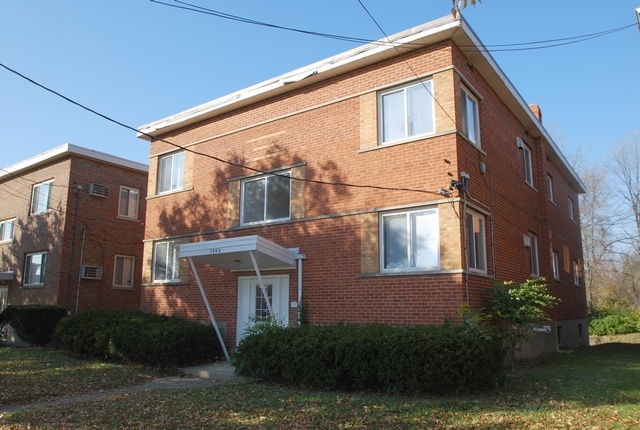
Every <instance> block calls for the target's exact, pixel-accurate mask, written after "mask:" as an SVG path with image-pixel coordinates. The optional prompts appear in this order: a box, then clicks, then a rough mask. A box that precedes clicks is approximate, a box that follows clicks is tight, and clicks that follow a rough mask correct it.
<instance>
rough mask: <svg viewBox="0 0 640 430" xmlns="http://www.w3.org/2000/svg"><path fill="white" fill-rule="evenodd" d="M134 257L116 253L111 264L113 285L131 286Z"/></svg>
mask: <svg viewBox="0 0 640 430" xmlns="http://www.w3.org/2000/svg"><path fill="white" fill-rule="evenodd" d="M135 262H136V259H135V257H132V256H130V255H116V256H115V262H114V265H113V286H114V287H133V268H134V267H135Z"/></svg>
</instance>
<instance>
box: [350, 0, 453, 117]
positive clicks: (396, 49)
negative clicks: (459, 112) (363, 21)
mask: <svg viewBox="0 0 640 430" xmlns="http://www.w3.org/2000/svg"><path fill="white" fill-rule="evenodd" d="M358 3H360V6H362V8H363V9H364V11H365V12H366V13H367V15H369V18H371V20H372V21H373V22H374V23H375V24H376V26H377V27H378V29H379V30H380V32H381V33H382V34H384V37H385V39H387V41H389V43H391V46H392V47H393V49H395V51H396V52H397V53H398V55H400V51H399V50H398V47H397V46H396V45H394V44H393V42H391V39H389V36H387V33H386V32H385V31H384V30H383V29H382V27H381V26H380V24H378V21H376V19H375V18H374V17H373V15H371V12H369V9H367V7H366V6H365V5H364V4H363V3H362V1H361V0H358ZM404 63H405V64H406V65H407V67H408V68H409V70H411V73H413V75H414V76H415V77H416V79H418V81H420V83H421V84H422V86H423V87H424V89H425V90H427V92H428V93H429V95H431V98H432V99H433V100H434V101H435V102H436V103H437V104H438V106H440V109H442V111H443V112H444V113H445V114H446V115H447V117H449V119H450V120H451V122H453V123H454V124H455V123H456V120H455V119H453V118H452V117H451V115H449V112H448V111H447V110H446V109H445V108H444V106H442V104H441V103H440V101H439V100H438V99H437V98H436V96H435V95H434V94H433V93H432V92H431V91H430V90H429V87H427V86H426V85H425V83H424V81H423V80H422V79H421V78H420V77H419V76H418V74H417V73H416V71H415V70H414V69H413V67H411V64H409V62H408V61H407V60H406V59H404Z"/></svg>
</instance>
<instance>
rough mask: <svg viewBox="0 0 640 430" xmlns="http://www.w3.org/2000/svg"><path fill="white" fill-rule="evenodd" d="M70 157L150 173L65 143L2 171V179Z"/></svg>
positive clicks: (137, 165)
mask: <svg viewBox="0 0 640 430" xmlns="http://www.w3.org/2000/svg"><path fill="white" fill-rule="evenodd" d="M68 155H79V156H82V157H86V158H93V159H94V160H98V161H102V162H105V163H109V164H114V165H116V166H121V167H126V168H128V169H133V170H139V171H141V172H148V171H149V166H148V165H146V164H142V163H137V162H135V161H131V160H127V159H125V158H121V157H116V156H115V155H109V154H105V153H104V152H100V151H95V150H93V149H88V148H84V147H82V146H77V145H73V144H71V143H65V144H64V145H60V146H57V147H55V148H53V149H50V150H48V151H45V152H43V153H40V154H38V155H36V156H33V157H31V158H27V159H26V160H23V161H20V162H18V163H16V164H13V165H11V166H9V167H7V168H4V169H2V170H0V178H2V177H4V176H7V175H12V176H15V175H16V174H18V173H20V172H23V171H25V170H30V169H33V168H35V167H39V166H42V165H45V164H48V163H50V162H52V161H54V160H57V159H59V158H62V157H66V156H68Z"/></svg>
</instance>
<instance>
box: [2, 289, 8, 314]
mask: <svg viewBox="0 0 640 430" xmlns="http://www.w3.org/2000/svg"><path fill="white" fill-rule="evenodd" d="M8 301H9V287H0V312H2V311H3V310H5V308H6V307H7V302H8Z"/></svg>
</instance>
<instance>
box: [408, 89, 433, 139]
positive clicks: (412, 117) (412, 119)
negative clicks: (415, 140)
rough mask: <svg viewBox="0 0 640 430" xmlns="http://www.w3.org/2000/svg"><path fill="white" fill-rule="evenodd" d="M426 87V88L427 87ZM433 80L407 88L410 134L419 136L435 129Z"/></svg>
mask: <svg viewBox="0 0 640 430" xmlns="http://www.w3.org/2000/svg"><path fill="white" fill-rule="evenodd" d="M425 87H426V88H425ZM427 88H428V89H429V91H431V82H430V81H429V82H425V83H424V85H423V84H420V85H414V86H412V87H409V88H407V109H408V112H407V119H408V124H409V132H408V135H409V136H418V135H421V134H425V133H431V132H432V131H433V114H432V103H433V101H432V97H431V94H430V93H429V91H427Z"/></svg>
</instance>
